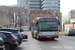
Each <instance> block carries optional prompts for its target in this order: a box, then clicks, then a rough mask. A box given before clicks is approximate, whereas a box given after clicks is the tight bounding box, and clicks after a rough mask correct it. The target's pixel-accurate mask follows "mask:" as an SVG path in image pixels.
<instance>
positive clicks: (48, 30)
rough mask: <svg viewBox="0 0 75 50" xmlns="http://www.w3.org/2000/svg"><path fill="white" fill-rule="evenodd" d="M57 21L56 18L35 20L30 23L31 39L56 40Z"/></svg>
mask: <svg viewBox="0 0 75 50" xmlns="http://www.w3.org/2000/svg"><path fill="white" fill-rule="evenodd" d="M58 33H59V32H58V20H57V19H56V18H36V19H35V20H33V21H32V25H31V35H32V37H33V38H36V39H40V38H51V39H53V40H54V38H58V37H59V35H58Z"/></svg>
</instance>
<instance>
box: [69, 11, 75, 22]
mask: <svg viewBox="0 0 75 50" xmlns="http://www.w3.org/2000/svg"><path fill="white" fill-rule="evenodd" d="M74 22H75V10H71V11H70V12H69V23H74Z"/></svg>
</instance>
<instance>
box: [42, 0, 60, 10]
mask: <svg viewBox="0 0 75 50" xmlns="http://www.w3.org/2000/svg"><path fill="white" fill-rule="evenodd" d="M41 2H42V3H41V5H42V6H41V8H42V9H43V10H47V9H59V10H60V0H41Z"/></svg>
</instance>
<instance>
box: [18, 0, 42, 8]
mask: <svg viewBox="0 0 75 50" xmlns="http://www.w3.org/2000/svg"><path fill="white" fill-rule="evenodd" d="M17 5H18V7H24V8H25V9H41V0H17Z"/></svg>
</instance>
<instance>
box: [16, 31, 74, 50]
mask: <svg viewBox="0 0 75 50" xmlns="http://www.w3.org/2000/svg"><path fill="white" fill-rule="evenodd" d="M25 33H26V34H27V35H28V39H27V40H23V43H22V44H21V45H20V46H19V47H18V48H17V49H16V50H75V36H63V35H61V36H59V38H56V39H55V40H51V39H43V40H36V39H34V38H32V36H31V32H30V31H26V32H25Z"/></svg>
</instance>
